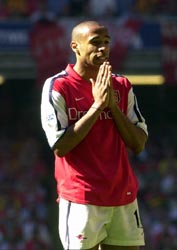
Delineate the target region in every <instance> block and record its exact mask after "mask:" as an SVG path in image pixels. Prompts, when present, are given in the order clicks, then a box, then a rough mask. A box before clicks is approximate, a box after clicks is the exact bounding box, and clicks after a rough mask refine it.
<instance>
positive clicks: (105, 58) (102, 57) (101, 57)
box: [97, 55, 108, 61]
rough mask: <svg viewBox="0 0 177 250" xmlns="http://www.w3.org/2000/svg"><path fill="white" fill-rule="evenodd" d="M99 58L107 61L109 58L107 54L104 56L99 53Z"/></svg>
mask: <svg viewBox="0 0 177 250" xmlns="http://www.w3.org/2000/svg"><path fill="white" fill-rule="evenodd" d="M97 59H98V60H101V61H106V60H108V57H107V56H103V55H100V56H98V55H97Z"/></svg>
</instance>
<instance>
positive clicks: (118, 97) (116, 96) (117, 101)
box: [114, 90, 120, 103]
mask: <svg viewBox="0 0 177 250" xmlns="http://www.w3.org/2000/svg"><path fill="white" fill-rule="evenodd" d="M114 98H115V100H116V103H119V102H120V92H119V90H114Z"/></svg>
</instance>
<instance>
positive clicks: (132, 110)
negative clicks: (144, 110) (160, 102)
mask: <svg viewBox="0 0 177 250" xmlns="http://www.w3.org/2000/svg"><path fill="white" fill-rule="evenodd" d="M127 116H128V118H129V119H130V121H131V122H132V123H134V124H136V126H138V127H140V128H141V129H143V130H144V132H145V133H146V134H147V135H148V131H147V125H146V123H145V119H144V117H143V116H142V114H141V112H140V110H139V107H138V103H137V99H136V96H135V94H134V92H133V89H132V88H131V89H130V91H129V93H128V113H127Z"/></svg>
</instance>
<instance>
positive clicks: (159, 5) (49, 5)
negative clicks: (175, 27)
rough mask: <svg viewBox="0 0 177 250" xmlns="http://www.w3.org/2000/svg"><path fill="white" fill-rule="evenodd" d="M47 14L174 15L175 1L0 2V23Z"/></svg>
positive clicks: (36, 0)
mask: <svg viewBox="0 0 177 250" xmlns="http://www.w3.org/2000/svg"><path fill="white" fill-rule="evenodd" d="M41 11H46V12H48V14H49V15H51V16H55V17H57V18H59V17H76V16H77V17H94V18H98V17H105V16H107V17H115V16H122V15H127V14H128V15H131V14H133V15H161V14H162V15H172V16H174V15H177V1H176V0H148V1H147V0H126V1H125V0H102V1H101V2H100V0H58V1H56V0H0V19H1V20H2V19H16V18H17V19H18V18H30V17H31V16H33V15H34V14H37V13H38V12H41Z"/></svg>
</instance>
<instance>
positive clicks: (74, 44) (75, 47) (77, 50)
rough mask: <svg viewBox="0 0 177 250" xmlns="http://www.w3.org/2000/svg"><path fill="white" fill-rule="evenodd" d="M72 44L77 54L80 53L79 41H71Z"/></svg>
mask: <svg viewBox="0 0 177 250" xmlns="http://www.w3.org/2000/svg"><path fill="white" fill-rule="evenodd" d="M70 46H71V49H72V50H73V51H74V53H75V54H77V55H80V52H79V49H78V43H77V42H75V41H71V44H70Z"/></svg>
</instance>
